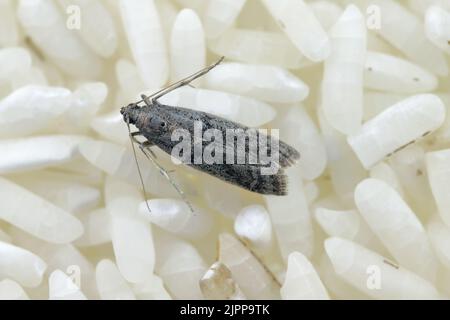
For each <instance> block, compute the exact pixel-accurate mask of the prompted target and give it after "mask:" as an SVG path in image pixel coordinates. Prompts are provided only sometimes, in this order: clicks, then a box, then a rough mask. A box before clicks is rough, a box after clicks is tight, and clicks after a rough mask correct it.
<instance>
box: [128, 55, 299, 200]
mask: <svg viewBox="0 0 450 320" xmlns="http://www.w3.org/2000/svg"><path fill="white" fill-rule="evenodd" d="M222 60H223V57H222V58H221V59H220V60H219V61H217V62H216V63H214V64H212V65H210V66H208V67H206V68H204V69H202V70H200V71H198V72H197V73H195V74H193V75H191V76H189V77H187V78H185V79H182V80H181V81H178V82H176V83H174V84H172V85H170V86H168V87H166V88H164V89H162V90H160V91H158V92H156V93H154V94H152V95H151V96H145V95H142V96H141V97H142V100H140V101H138V102H135V103H131V104H129V105H128V106H126V107H123V108H121V110H120V112H121V114H122V115H123V119H124V121H125V122H126V123H127V125H128V128H130V124H133V125H135V126H136V128H137V129H138V131H136V132H131V131H130V138H131V140H132V144H133V143H136V144H137V145H138V146H139V148H140V149H141V151H142V152H143V153H144V154H145V155H146V156H147V158H148V159H149V160H151V161H152V162H153V163H154V164H155V165H156V166H157V167H158V168H159V170H160V172H161V174H163V175H164V176H165V177H166V178H167V179H169V181H170V176H169V174H168V173H167V171H166V170H164V168H162V167H161V166H160V165H159V164H158V163H157V162H156V157H155V154H154V153H153V152H152V150H151V148H152V147H158V148H159V149H161V150H163V151H165V152H166V153H168V154H169V155H172V156H173V153H172V151H173V150H174V148H175V146H176V145H177V144H178V143H179V141H176V140H175V141H174V139H173V136H172V135H173V133H174V131H175V130H179V129H184V130H187V132H189V133H191V134H193V135H195V132H194V125H195V122H201V123H202V124H203V127H202V130H203V131H202V133H205V131H206V130H208V129H216V130H218V131H219V132H222V133H224V134H225V132H226V130H228V129H241V130H243V131H245V130H247V129H249V128H248V127H246V126H244V125H241V124H239V123H236V122H233V121H230V120H227V119H224V118H222V117H218V116H216V115H213V114H209V113H206V112H201V111H196V110H192V109H187V108H181V107H176V106H168V105H163V104H161V103H160V102H158V99H159V98H161V97H162V96H164V95H165V94H167V93H169V92H170V91H172V90H175V89H177V88H180V87H182V86H186V85H189V84H190V83H191V82H192V81H193V80H195V79H197V78H199V77H201V76H203V75H204V74H206V73H207V72H209V71H211V70H212V69H213V68H214V67H216V66H217V65H218V64H219V63H220V62H222ZM216 132H217V131H216ZM138 136H141V137H144V138H145V141H144V142H141V141H139V140H138V139H137V137H138ZM257 136H258V141H259V140H264V139H261V138H265V139H266V140H265V141H269V140H270V139H272V140H271V141H274V140H273V139H275V138H273V137H268V136H264V134H262V133H259V132H258V131H257ZM192 142H193V143H192V149H194V148H195V146H196V144H197V146H198V144H199V143H200V144H201V147H202V148H204V147H206V145H207V143H206V142H205V141H192ZM276 143H277V149H278V150H276V151H277V152H278V161H277V163H276V165H277V166H278V167H279V169H278V171H277V172H276V173H274V174H269V175H267V174H266V175H263V174H261V169H262V167H264V166H267V163H265V164H262V163H253V162H252V163H251V162H250V161H248V160H249V159H250V158H251V156H252V155H254V154H252V152H253V153H254V150H253V151H252V150H251V149H250V148H249V147H248V146H246V148H245V152H244V155H245V159H246V161H245V163H233V164H228V163H222V164H210V163H195V161H189V163H186V164H187V165H189V166H191V167H193V168H195V169H197V170H200V171H202V172H205V173H207V174H209V175H211V176H214V177H216V178H218V179H221V180H223V181H226V182H228V183H231V184H234V185H237V186H239V187H242V188H244V189H246V190H249V191H252V192H256V193H260V194H267V195H277V196H282V195H286V194H287V177H286V175H285V174H284V171H283V168H286V167H289V166H291V165H293V164H294V163H295V162H296V161H297V160H298V159H299V158H300V154H299V152H298V151H297V150H296V149H294V148H293V147H291V146H289V145H288V144H286V143H284V142H282V141H280V140H276ZM265 146H266V147H267V151H268V152H269V153H272V152H273V151H274V150H273V148H272V149H271V144H269V143H267V144H266V145H265ZM133 148H134V147H133ZM223 150H224V156H226V154H227V152H230V151H236V145H230V144H228V143H226V144H225V145H224V149H223ZM190 151H192V152H191V154H192V155H193V154H194V153H195V152H194V150H190ZM257 151H258V150H257ZM234 154H237V152H234ZM178 159H179V160H181V156H180V157H179V158H178ZM184 159H185V160H186V158H184ZM189 160H193V159H192V158H190V159H189ZM141 182H142V183H143V181H141ZM172 185H173V186H174V187H175V188H176V189H177V191H178V192H179V193H180V194H182V191H181V190H179V188H178V187H177V186H176V185H175V184H173V183H172Z"/></svg>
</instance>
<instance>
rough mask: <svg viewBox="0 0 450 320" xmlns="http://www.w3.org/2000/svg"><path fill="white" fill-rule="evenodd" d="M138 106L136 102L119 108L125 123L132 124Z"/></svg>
mask: <svg viewBox="0 0 450 320" xmlns="http://www.w3.org/2000/svg"><path fill="white" fill-rule="evenodd" d="M139 108H140V107H139V106H138V105H137V104H136V103H130V104H129V105H127V106H126V107H122V108H121V109H120V113H121V114H122V115H123V120H124V121H125V122H126V123H131V124H134V123H135V122H136V119H137V110H138V109H139Z"/></svg>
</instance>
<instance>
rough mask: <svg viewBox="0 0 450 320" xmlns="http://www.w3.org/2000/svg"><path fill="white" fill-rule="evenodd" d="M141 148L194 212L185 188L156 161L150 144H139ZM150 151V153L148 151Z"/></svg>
mask: <svg viewBox="0 0 450 320" xmlns="http://www.w3.org/2000/svg"><path fill="white" fill-rule="evenodd" d="M139 149H141V151H142V153H143V154H144V155H145V156H146V157H147V159H148V160H150V161H151V162H152V163H153V165H154V166H155V167H156V168H157V169H158V170H159V173H160V174H161V175H162V176H163V177H164V178H166V179H167V181H169V183H170V184H171V185H172V187H173V188H174V189H175V190H176V191H177V193H178V194H179V195H180V197H181V199H183V201H184V202H185V203H186V204H187V205H188V207H189V209H190V210H191V212H192V213H193V212H194V209H193V208H192V205H191V204H190V203H189V201H188V200H187V198H186V196H185V194H184V192H183V190H181V189H180V187H178V185H177V184H176V183H175V181H174V180H173V179H172V178H171V177H170V175H169V173H168V172H167V171H166V170H165V169H164V168H163V167H162V166H161V165H160V164H159V163H158V162H157V161H156V159H155V158H154V157H153V155H152V154H153V152H151V150H150V149H149V147H148V146H146V145H145V143H141V144H139ZM147 150H148V151H150V154H148V153H147V152H146V151H147Z"/></svg>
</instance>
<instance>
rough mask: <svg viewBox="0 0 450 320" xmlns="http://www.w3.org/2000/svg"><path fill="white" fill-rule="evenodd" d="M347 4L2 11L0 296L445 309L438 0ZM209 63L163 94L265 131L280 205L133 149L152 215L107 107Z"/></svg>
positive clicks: (448, 231)
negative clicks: (279, 166)
mask: <svg viewBox="0 0 450 320" xmlns="http://www.w3.org/2000/svg"><path fill="white" fill-rule="evenodd" d="M263 2H265V5H264V4H263ZM270 3H272V5H270ZM352 3H353V2H352V1H344V0H343V1H306V4H305V3H303V1H300V0H297V1H294V0H285V1H272V2H271V1H269V0H267V1H250V0H249V1H247V2H246V1H245V0H242V1H238V0H236V1H225V0H210V1H199V0H174V1H167V0H164V1H163V0H158V1H152V0H142V1H139V0H127V1H116V0H109V1H106V0H105V1H82V0H73V1H69V0H59V1H45V0H21V1H10V0H0V98H1V99H2V100H1V101H0V155H1V156H0V173H1V175H2V176H1V177H0V298H1V299H27V298H31V299H48V298H51V299H85V298H88V299H98V298H102V299H170V298H173V299H176V298H186V299H203V298H223V299H242V298H251V299H261V298H273V299H278V298H284V299H329V298H330V299H366V298H374V299H402V298H430V299H439V298H446V297H448V295H449V294H450V216H449V214H450V202H449V200H448V193H449V190H450V188H449V185H450V169H449V168H450V149H447V148H449V146H450V134H449V133H450V132H449V130H450V120H449V116H448V115H446V114H447V113H448V112H446V108H448V106H449V104H448V103H449V101H450V98H449V97H450V90H449V88H450V81H449V77H448V70H446V68H447V66H448V63H449V62H450V59H449V52H450V50H449V47H448V43H447V46H446V41H449V40H450V37H449V33H450V27H449V25H450V18H449V17H450V3H449V1H448V0H441V1H439V0H436V1H432V0H422V1H420V0H410V1H398V3H400V4H395V3H396V2H393V1H383V0H376V1H356V2H355V3H356V4H357V5H358V6H359V10H358V9H357V8H356V7H355V6H350V7H347V5H349V4H352ZM71 5H75V7H73V6H71ZM368 5H369V6H370V5H372V7H371V9H369V11H366V8H367V6H368ZM373 5H374V6H373ZM432 5H437V7H432ZM68 6H69V7H68ZM282 6H286V7H284V8H285V9H284V10H278V9H280V7H282ZM186 8H188V9H186ZM268 8H269V9H270V10H268ZM346 8H347V10H346V11H345V14H344V15H343V16H342V14H343V13H344V10H345V9H346ZM374 8H375V9H374ZM78 9H79V10H80V11H79V13H80V14H81V25H80V27H81V28H79V29H77V28H75V29H73V30H72V29H71V28H68V26H69V27H73V26H76V24H77V20H76V19H77V18H76V17H77V16H76V15H77V12H78V11H77V10H78ZM183 9H184V10H183ZM377 9H380V11H376V10H377ZM373 10H375V13H376V12H379V13H380V16H379V17H380V18H381V21H383V23H382V24H381V29H377V28H376V27H375V29H377V30H372V29H373V28H372V29H369V30H367V29H366V28H365V27H364V26H365V25H366V24H370V23H373V21H374V20H370V19H374V11H373ZM445 10H447V11H445ZM269 11H270V13H269ZM274 17H276V19H274ZM339 18H341V19H340V20H339V21H340V22H338V23H337V24H336V25H335V23H336V21H338V19H339ZM73 19H75V20H73ZM375 19H376V15H375ZM383 19H386V20H383ZM376 21H377V20H375V25H376ZM333 25H334V27H333ZM371 26H372V27H373V25H371ZM243 29H247V30H252V31H247V33H246V32H245V31H243ZM330 30H331V31H330ZM366 33H367V35H366ZM365 35H366V36H367V44H366V43H365V40H364V37H365ZM426 36H428V38H429V39H426V38H425V37H426ZM236 37H242V38H240V40H239V39H237V38H236ZM233 39H234V40H233ZM430 40H431V41H430ZM366 50H367V51H366ZM330 52H331V53H330ZM376 52H378V53H384V54H385V55H380V54H377V53H376ZM221 55H226V56H227V59H226V61H225V62H226V63H224V64H223V65H221V66H220V67H218V68H217V69H216V70H214V71H213V72H211V73H210V74H209V75H208V76H207V77H205V78H202V79H199V80H198V81H196V82H195V83H194V86H195V88H184V89H183V90H181V91H178V92H174V93H172V94H171V95H170V96H169V97H165V98H164V99H165V100H164V99H163V100H162V101H163V102H166V103H168V104H173V105H181V106H185V107H190V108H195V109H198V110H204V111H208V112H211V113H216V114H218V115H221V116H224V117H227V118H229V119H232V120H235V121H238V122H241V123H243V124H247V125H250V126H260V127H266V128H271V127H272V128H279V129H280V130H281V137H282V138H283V139H284V140H286V141H287V142H289V143H290V144H292V145H293V146H295V147H296V148H297V149H298V150H299V151H300V153H301V155H302V158H301V160H300V163H299V164H298V165H297V166H295V167H293V168H292V169H289V170H288V171H287V174H288V176H289V191H290V192H289V195H288V196H286V197H282V198H277V197H270V196H268V197H264V196H260V195H256V194H250V193H249V192H247V191H245V190H242V189H239V188H236V187H233V186H230V185H227V184H225V183H223V182H221V181H218V180H215V179H212V178H210V177H208V176H205V175H204V174H199V173H198V172H196V171H193V170H190V169H186V168H183V167H176V168H175V172H174V173H173V174H172V175H173V177H174V179H175V180H176V181H177V182H178V183H179V184H180V185H181V186H182V188H183V190H184V191H185V193H186V196H187V198H188V199H189V201H190V202H191V203H193V204H194V206H195V208H196V214H195V215H192V214H190V212H189V210H188V209H187V207H186V205H185V204H184V203H183V202H182V201H180V199H179V197H178V196H177V195H176V193H174V191H173V190H172V189H171V188H170V186H169V185H168V184H167V182H166V181H164V179H163V178H161V176H160V175H159V173H158V172H157V170H156V169H154V167H152V166H151V164H150V163H148V162H146V161H145V159H144V158H143V157H141V156H139V160H140V165H141V168H142V170H143V173H144V177H145V183H146V186H147V189H148V191H149V196H148V197H149V198H150V199H151V201H150V202H149V203H150V206H151V209H152V214H151V215H150V214H149V213H148V212H147V210H146V208H145V206H144V205H143V203H142V200H143V195H142V192H141V190H140V185H139V182H138V180H137V175H136V166H135V163H134V159H133V157H132V154H131V151H130V144H129V140H128V137H127V131H126V126H125V125H124V123H123V122H122V119H121V116H120V114H119V109H120V107H122V106H125V105H127V104H128V103H130V102H132V101H136V100H137V99H138V96H139V94H140V93H141V92H146V93H151V92H154V91H156V90H157V89H158V88H161V87H164V86H165V85H167V84H168V83H170V82H173V81H175V80H179V79H180V78H182V77H183V76H186V75H188V74H190V73H192V72H194V71H197V70H199V69H201V68H202V67H204V66H206V65H207V64H209V63H212V62H214V61H216V60H217V59H218V57H219V56H221ZM386 55H388V56H386ZM395 57H397V58H399V59H401V60H398V59H396V58H395ZM312 60H314V61H315V62H313V61H312ZM324 60H325V61H324ZM229 62H237V63H238V64H229ZM261 64H265V65H273V66H276V67H267V66H266V67H263V66H261ZM287 69H290V70H289V72H290V73H287V71H286V70H287ZM363 72H364V73H363ZM363 75H364V77H363ZM204 89H208V90H204ZM425 93H432V95H429V94H425ZM362 94H364V95H362ZM423 94H425V95H423ZM405 99H406V100H405ZM402 101H403V102H402ZM381 112H382V113H381ZM380 113H381V116H379V115H380ZM369 120H370V126H367V125H366V124H364V125H363V127H361V124H362V123H366V122H367V121H369ZM429 131H431V133H429V134H426V135H425V136H424V137H422V135H424V134H425V133H428V132H429ZM347 138H348V141H347ZM416 140H417V141H416ZM410 141H415V142H414V143H413V144H411V145H409V146H407V147H405V148H403V149H401V150H398V149H400V148H401V147H403V146H404V145H406V144H407V143H409V142H410ZM394 151H395V152H394ZM393 152H394V154H393V155H389V154H391V153H393ZM157 154H158V159H159V160H160V161H161V162H162V163H163V165H164V166H165V167H166V168H168V169H173V168H174V165H173V164H172V163H170V162H169V159H168V158H167V157H166V156H165V155H163V154H162V153H160V152H157ZM359 159H361V160H359ZM363 165H364V166H363ZM355 189H356V192H355ZM161 199H165V200H161ZM239 238H240V239H241V240H242V241H243V242H239V241H237V239H239ZM218 242H219V245H217V243H218ZM244 242H245V243H246V245H245V246H244V245H243V244H242V243H244ZM256 257H257V258H256ZM217 259H219V260H220V261H221V262H223V264H224V265H219V266H217V265H216V267H215V268H213V269H212V270H211V271H210V272H208V273H207V270H208V269H209V267H210V266H211V265H212V264H213V263H214V262H215V261H217ZM224 266H226V267H224ZM229 271H231V273H230V272H229ZM205 274H206V275H205ZM201 278H203V280H202V282H201V283H202V285H201V288H200V285H199V280H200V279H201ZM280 286H281V290H280Z"/></svg>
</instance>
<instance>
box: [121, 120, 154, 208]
mask: <svg viewBox="0 0 450 320" xmlns="http://www.w3.org/2000/svg"><path fill="white" fill-rule="evenodd" d="M127 127H128V135H129V137H130V142H131V148H132V149H133V155H134V160H135V161H136V167H137V170H138V174H139V180H141V185H142V191H143V193H144V201H145V205H146V206H147V210H148V212H149V213H152V210H150V206H149V205H148V202H147V197H146V195H147V192H146V191H145V184H144V179H143V178H142V173H141V168H140V167H139V161H138V159H137V155H136V148H135V147H134V143H133V138H132V137H131V130H130V119H129V118H128V117H127Z"/></svg>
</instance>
